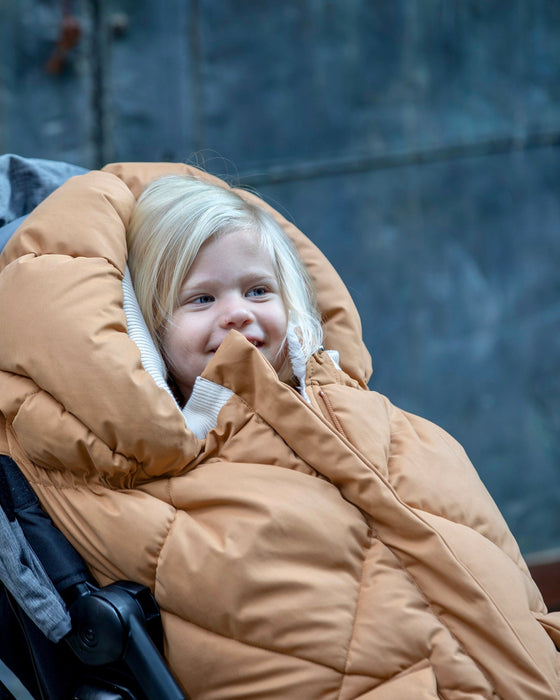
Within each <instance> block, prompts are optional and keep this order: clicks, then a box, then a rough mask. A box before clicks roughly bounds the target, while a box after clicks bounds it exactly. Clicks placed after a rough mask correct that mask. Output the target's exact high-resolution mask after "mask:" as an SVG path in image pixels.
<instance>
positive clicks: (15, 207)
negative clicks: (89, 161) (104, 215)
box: [0, 153, 87, 250]
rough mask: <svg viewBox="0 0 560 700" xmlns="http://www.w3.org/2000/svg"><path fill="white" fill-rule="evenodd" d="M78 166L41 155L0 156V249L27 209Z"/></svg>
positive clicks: (8, 154) (78, 169)
mask: <svg viewBox="0 0 560 700" xmlns="http://www.w3.org/2000/svg"><path fill="white" fill-rule="evenodd" d="M85 172H87V170H86V169H85V168H82V167H80V166H78V165H72V164H70V163H61V162H59V161H54V160H43V159H41V158H24V157H22V156H18V155H14V154H13V153H6V154H4V155H1V156H0V250H2V248H3V247H4V245H5V244H6V241H7V240H8V238H10V236H11V235H12V233H13V232H14V231H15V230H16V228H17V227H18V225H19V224H20V223H21V221H23V217H25V216H26V215H27V214H29V212H30V211H31V210H32V209H34V208H35V207H36V206H37V204H39V202H42V201H43V199H45V197H47V196H48V195H49V194H50V193H51V192H52V191H53V190H55V189H56V188H57V187H59V186H60V185H62V183H63V182H64V181H65V180H67V179H68V178H69V177H72V175H80V174H81V173H85Z"/></svg>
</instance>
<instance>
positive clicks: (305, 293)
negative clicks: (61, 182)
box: [127, 175, 323, 359]
mask: <svg viewBox="0 0 560 700" xmlns="http://www.w3.org/2000/svg"><path fill="white" fill-rule="evenodd" d="M234 231H255V233H256V234H257V235H258V236H259V237H260V242H261V245H263V246H264V249H265V250H266V251H267V252H268V254H269V255H270V258H271V261H272V264H273V268H274V271H275V273H276V276H277V279H278V283H279V287H280V294H281V296H282V300H283V302H284V306H285V308H286V311H287V313H288V317H289V320H290V324H291V326H293V327H294V328H295V330H296V333H297V336H298V338H299V341H300V343H301V346H302V351H303V354H304V356H305V358H306V359H308V358H309V357H310V356H311V355H312V354H313V353H314V352H316V350H317V349H318V348H319V347H320V345H321V343H322V338H323V332H322V328H321V320H320V315H319V312H318V310H317V306H316V301H315V291H314V288H313V284H312V282H311V279H310V276H309V274H308V272H307V269H306V268H305V266H304V265H303V263H302V261H301V260H300V258H299V255H298V253H297V250H296V248H295V246H294V244H293V243H292V241H291V240H290V239H289V238H288V236H287V235H286V233H285V232H284V230H283V229H282V227H281V226H280V225H279V224H278V223H276V221H275V220H274V219H273V218H272V216H270V214H268V213H267V212H266V211H265V210H264V209H261V208H260V207H258V206H255V205H253V204H251V203H249V202H247V201H245V200H244V199H243V198H242V197H240V196H239V195H238V194H236V193H235V192H234V191H233V190H232V189H230V188H227V187H222V186H220V185H214V184H212V183H209V182H206V181H204V180H200V179H197V178H195V177H190V176H182V175H169V176H166V177H162V178H160V179H158V180H156V181H154V182H153V183H151V184H150V185H148V187H147V188H146V189H145V190H144V192H143V193H142V194H141V195H140V197H139V198H138V201H137V203H136V206H135V207H134V210H133V212H132V217H131V220H130V224H129V227H128V230H127V242H128V254H129V258H128V264H129V268H130V273H131V276H132V282H133V285H134V289H135V292H136V296H137V298H138V303H139V305H140V309H141V310H142V313H143V315H144V318H145V320H146V324H147V326H148V330H149V331H150V334H151V336H152V338H153V339H154V341H155V343H156V345H157V346H158V347H159V349H160V350H162V337H163V331H164V329H165V326H166V323H167V322H168V321H169V319H170V318H171V316H172V314H173V312H174V311H175V309H176V307H177V305H178V300H179V294H180V290H181V287H182V285H183V283H184V281H185V279H186V277H187V275H188V273H189V270H190V268H191V266H192V264H193V263H194V260H195V258H196V256H197V254H198V252H199V251H200V248H201V247H202V245H203V244H204V243H205V242H206V241H207V240H209V239H210V238H216V237H219V236H220V235H222V234H224V233H228V232H234Z"/></svg>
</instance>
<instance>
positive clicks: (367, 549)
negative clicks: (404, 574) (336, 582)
mask: <svg viewBox="0 0 560 700" xmlns="http://www.w3.org/2000/svg"><path fill="white" fill-rule="evenodd" d="M363 517H364V518H366V522H367V521H368V520H369V516H366V515H365V514H364V515H363ZM367 525H368V533H367V537H368V541H367V547H364V551H363V556H362V572H361V576H360V585H359V588H358V595H357V597H356V603H355V605H354V619H353V620H352V629H351V631H350V637H349V639H348V643H347V647H346V659H345V661H344V672H343V673H342V674H341V677H340V685H339V688H338V695H337V700H340V698H341V697H342V691H343V688H344V681H345V679H346V677H347V676H348V675H349V674H348V665H349V663H350V651H351V649H352V642H353V641H354V634H355V632H356V624H357V621H358V610H359V609H360V608H361V602H362V597H363V591H364V576H365V570H366V561H367V558H368V553H369V552H371V546H372V541H373V527H372V526H371V524H370V523H369V522H368V523H367ZM360 675H361V674H360Z"/></svg>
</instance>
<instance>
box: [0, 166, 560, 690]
mask: <svg viewBox="0 0 560 700" xmlns="http://www.w3.org/2000/svg"><path fill="white" fill-rule="evenodd" d="M167 174H175V175H181V176H184V175H190V176H194V177H195V178H196V179H198V180H202V181H204V182H209V181H211V178H208V176H205V175H203V174H202V173H198V172H196V171H194V170H193V169H189V168H186V167H185V166H171V165H163V164H162V165H148V164H124V165H115V166H111V167H109V168H107V169H105V171H104V172H100V173H90V174H88V175H85V176H81V177H79V178H74V179H73V180H71V181H69V182H68V183H66V184H65V185H64V186H63V187H62V188H61V189H60V190H58V191H57V193H55V195H53V196H52V197H51V198H49V200H47V201H46V202H44V203H43V205H41V206H40V207H39V208H38V209H37V210H36V211H35V213H34V215H32V218H31V220H30V221H29V222H28V223H27V225H26V227H25V228H24V229H23V230H20V232H19V233H18V235H17V236H16V239H15V240H14V241H12V242H10V245H9V246H8V249H7V250H6V252H5V254H4V256H3V258H2V266H3V271H2V272H1V273H0V314H1V316H2V318H3V321H4V320H5V322H6V324H5V325H4V326H3V328H6V329H7V333H6V336H5V337H6V341H5V342H3V343H2V347H0V368H1V370H2V371H1V372H0V411H1V413H2V416H3V417H4V422H5V430H4V434H5V438H4V445H5V447H4V449H5V450H6V451H9V453H10V454H11V456H12V457H13V458H14V459H16V461H18V463H19V464H20V466H21V467H22V469H23V470H24V472H25V473H26V475H27V477H28V479H29V480H30V481H31V482H32V484H33V486H34V488H35V490H36V491H37V493H38V495H39V497H40V498H41V500H42V502H43V504H44V506H45V507H46V508H47V510H48V511H49V512H50V514H51V515H52V516H53V517H54V519H55V520H56V521H57V523H58V524H59V526H60V527H61V528H62V529H63V531H64V532H65V533H66V534H67V536H69V537H70V539H71V540H72V541H73V542H74V543H75V544H76V546H78V548H79V549H80V550H81V552H82V553H83V555H84V556H85V557H86V559H87V561H88V563H89V565H90V567H91V569H92V571H93V573H94V574H95V575H96V577H97V578H98V579H99V580H100V582H101V583H106V582H108V581H111V580H115V579H117V578H130V579H133V580H137V581H140V582H141V583H145V584H147V585H149V586H151V588H152V589H153V590H154V592H155V595H156V598H157V599H158V602H159V604H160V606H161V609H162V615H163V623H164V629H165V634H166V642H167V646H166V653H167V657H168V660H169V663H170V665H171V668H172V669H173V670H174V671H175V673H176V675H177V677H178V679H179V681H180V683H181V684H182V686H183V687H184V688H185V690H186V691H187V693H188V694H189V695H190V697H192V698H204V699H206V698H208V699H209V698H224V697H230V698H262V699H263V700H264V699H265V698H266V699H267V700H270V699H271V698H272V699H273V698H279V699H280V698H306V699H311V698H317V699H319V698H321V699H324V698H326V699H328V698H333V699H334V698H337V699H339V700H346V699H348V700H349V699H351V698H352V699H358V698H359V699H361V700H366V699H367V700H382V699H385V698H389V699H390V700H400V699H402V698H434V699H435V698H447V699H451V698H458V697H462V698H473V699H474V698H497V697H503V698H508V699H509V698H512V699H516V698H526V699H527V700H529V699H530V700H535V699H536V698H543V699H544V698H558V697H560V684H559V680H558V658H559V657H558V651H557V650H556V648H555V644H559V643H560V620H559V619H558V618H559V615H558V614H547V612H546V609H545V607H544V605H543V603H542V599H541V598H540V595H539V593H538V590H537V589H536V587H535V585H534V584H533V582H532V581H531V578H530V576H529V573H528V571H527V568H526V566H525V564H524V562H523V560H522V558H521V556H520V553H519V550H518V548H517V545H516V543H515V541H514V540H513V538H512V536H511V534H510V533H509V531H508V529H507V527H506V525H505V523H504V521H503V519H502V518H501V516H500V514H499V512H498V511H497V508H496V506H495V505H494V503H493V502H492V500H491V498H490V497H489V495H488V494H487V492H486V491H485V489H484V487H483V486H482V484H481V483H480V481H479V479H478V477H477V475H476V473H475V471H474V470H473V469H472V467H471V465H470V463H469V461H468V459H467V458H466V456H465V454H464V452H463V450H462V449H461V448H460V446H459V445H457V443H456V442H455V441H454V440H453V439H452V438H450V437H449V436H448V435H447V434H446V433H445V432H444V431H442V430H441V429H439V428H437V427H436V426H434V425H432V424H430V423H429V422H427V421H425V420H422V419H421V418H418V417H416V416H412V415H410V414H407V413H405V412H403V411H401V410H399V409H398V408H396V407H394V406H392V405H391V403H390V402H389V401H388V400H387V399H386V398H385V397H382V396H380V395H379V394H377V393H375V392H372V391H368V390H367V388H366V386H365V381H364V380H366V379H367V374H368V360H367V358H366V356H365V355H364V353H363V348H362V344H361V337H360V334H359V324H357V322H356V319H355V316H354V313H355V312H354V309H353V306H352V305H351V301H350V300H349V297H348V295H347V292H346V291H345V290H344V289H343V287H342V286H341V283H340V280H338V278H336V276H334V275H333V273H332V270H331V268H330V266H329V265H328V264H327V263H326V261H324V259H323V258H322V256H321V255H320V254H319V253H318V251H316V249H314V248H313V247H312V246H311V245H310V244H309V242H308V241H306V240H305V239H304V238H303V237H302V236H301V234H299V233H298V232H296V231H294V230H293V229H292V228H291V227H289V226H288V225H287V224H286V222H282V220H281V219H280V218H279V217H278V216H277V215H274V214H273V213H271V216H272V217H273V219H274V220H275V221H278V222H279V223H280V225H282V226H283V228H284V230H286V231H287V232H288V233H289V234H290V236H291V237H292V240H295V242H296V246H297V248H298V251H299V252H300V254H301V257H302V259H303V263H304V265H305V267H306V268H307V270H309V271H310V273H311V277H312V279H313V282H314V284H315V286H316V288H317V304H318V308H319V309H320V310H321V314H322V318H323V322H324V330H325V337H324V340H323V341H321V336H320V333H319V332H318V327H317V317H316V313H315V312H314V310H313V309H314V304H313V297H312V295H311V293H310V291H309V290H310V285H309V284H308V283H307V282H306V281H305V274H304V273H303V271H302V269H301V265H300V264H299V263H298V261H297V258H296V257H295V256H294V255H293V254H292V253H291V252H290V253H288V252H287V251H288V250H289V248H290V247H289V246H288V245H286V244H285V240H284V237H283V236H282V235H280V232H279V231H278V230H277V229H276V226H275V225H273V223H271V221H270V220H269V218H268V216H265V215H261V211H265V210H266V211H267V212H269V210H268V209H267V207H266V205H264V204H263V203H259V201H258V200H257V199H256V198H255V197H253V196H252V195H249V194H248V193H245V192H243V191H237V192H231V190H229V188H227V186H225V185H224V183H216V182H215V181H214V182H213V184H212V187H210V188H208V187H206V186H202V185H201V186H199V185H198V183H196V182H195V183H193V182H192V181H191V180H175V179H173V180H166V179H163V180H159V178H160V176H162V175H167ZM154 180H159V182H157V183H156V184H155V185H153V186H152V187H150V188H148V189H147V190H146V192H145V194H144V196H143V197H141V198H140V200H139V202H138V204H137V205H136V204H135V198H136V197H137V196H138V195H140V193H141V192H142V191H143V190H144V189H145V186H146V185H147V184H148V183H150V182H152V181H154ZM215 185H217V186H218V187H220V188H221V189H220V190H215V189H214V186H215ZM221 190H224V192H225V193H227V195H226V196H225V197H224V199H226V200H227V203H226V202H225V201H224V199H222V194H223V193H222V191H221ZM193 193H198V194H196V195H195V194H193ZM168 197H169V199H167V200H166V198H168ZM191 197H192V201H189V200H190V198H191ZM197 197H198V204H197V203H196V200H197ZM165 201H167V203H164V202H165ZM164 211H165V214H164V213H163V212H164ZM212 211H214V214H215V212H218V216H217V220H216V217H214V214H212ZM232 211H236V212H237V214H235V216H234V215H233V214H232ZM168 212H169V218H168V217H167V213H168ZM228 212H229V213H228ZM269 213H270V212H269ZM236 217H240V218H236ZM76 220H79V221H80V222H82V225H81V226H80V227H79V233H80V235H77V231H76ZM211 220H212V221H213V223H209V222H210V221H211ZM173 222H174V223H173ZM127 230H128V237H129V239H130V259H129V263H130V267H131V271H132V276H133V279H134V286H135V288H136V292H137V295H138V299H139V303H140V306H141V308H142V310H143V312H144V315H145V320H146V324H147V328H148V331H149V333H147V334H146V337H145V338H143V337H141V334H138V335H136V329H137V326H140V325H141V322H142V323H143V319H142V318H141V317H139V318H136V317H134V311H133V308H134V303H132V302H134V299H133V296H132V295H131V289H130V288H128V290H127V284H126V281H125V284H124V291H125V298H124V306H125V308H126V309H127V310H128V313H129V315H128V319H126V320H125V317H124V314H123V289H122V288H121V281H122V279H123V277H124V278H125V280H126V274H125V273H126V270H125V262H126V255H127V246H126V232H127ZM151 243H152V244H153V245H152V249H151V250H150V244H151ZM8 298H9V299H12V300H13V299H18V304H17V305H14V304H13V303H8V301H7V299H8ZM341 299H342V301H341ZM39 300H40V301H41V304H39V303H38V302H39ZM14 306H17V309H14ZM131 309H132V311H131ZM150 333H151V335H150ZM134 337H138V338H139V340H138V341H136V342H137V344H138V346H139V347H140V346H142V347H140V352H139V350H138V347H136V344H135V342H133V340H132V338H134ZM31 338H33V339H34V340H35V346H34V347H35V348H36V347H40V348H41V352H40V353H38V352H37V351H36V350H34V349H33V348H32V347H30V346H31V345H32V343H31V342H30V341H31ZM146 338H147V340H146ZM153 341H155V343H154V342H153ZM321 342H323V343H324V345H325V347H326V348H329V349H330V351H331V352H329V351H327V350H323V349H322V348H321V347H320V344H321ZM149 345H151V346H152V350H153V352H154V353H155V354H156V356H157V352H156V346H157V348H159V350H160V351H161V352H162V354H163V357H164V358H165V360H166V362H167V363H168V369H169V373H170V376H171V378H172V381H173V384H174V390H175V394H176V396H177V399H178V404H179V406H178V405H177V403H175V402H174V401H173V399H172V397H170V396H169V393H168V392H167V391H166V390H165V387H164V386H163V385H162V383H161V382H160V377H159V376H157V375H158V371H154V372H152V375H151V376H150V374H149V373H148V371H147V369H148V368H150V367H151V366H152V358H151V357H149V351H150V350H149V348H148V350H147V349H146V347H147V346H149ZM336 350H338V351H340V358H339V362H336V359H337V358H336V356H333V352H332V351H336ZM16 358H17V359H16ZM156 359H157V358H156ZM339 364H340V367H339ZM154 366H156V367H157V361H155V362H154ZM164 369H165V367H164ZM293 377H295V380H294V379H293ZM181 409H182V410H181ZM193 421H194V422H193ZM1 445H2V443H0V446H1Z"/></svg>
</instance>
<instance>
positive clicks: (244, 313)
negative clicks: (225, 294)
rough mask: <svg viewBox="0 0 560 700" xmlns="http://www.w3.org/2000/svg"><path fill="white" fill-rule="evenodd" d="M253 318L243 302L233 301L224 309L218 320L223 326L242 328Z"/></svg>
mask: <svg viewBox="0 0 560 700" xmlns="http://www.w3.org/2000/svg"><path fill="white" fill-rule="evenodd" d="M253 320H254V316H253V314H252V313H251V311H250V309H248V308H247V307H246V306H245V305H244V304H243V303H241V302H239V303H233V304H230V305H229V306H228V307H227V308H225V309H224V312H223V314H222V316H221V319H220V322H221V324H222V327H223V328H243V327H244V326H246V325H248V324H249V323H251V322H252V321H253Z"/></svg>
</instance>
